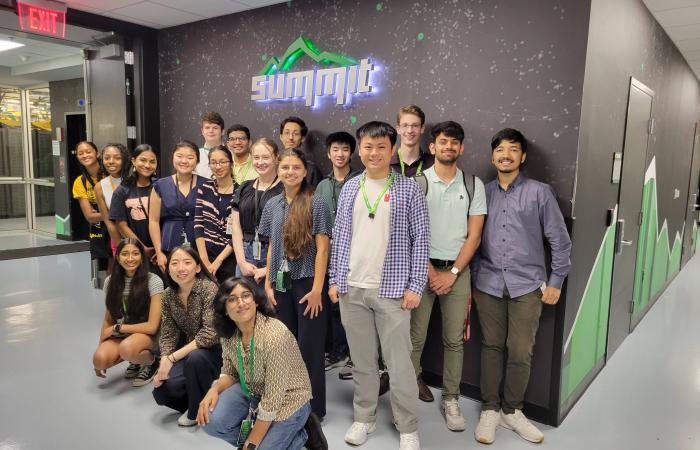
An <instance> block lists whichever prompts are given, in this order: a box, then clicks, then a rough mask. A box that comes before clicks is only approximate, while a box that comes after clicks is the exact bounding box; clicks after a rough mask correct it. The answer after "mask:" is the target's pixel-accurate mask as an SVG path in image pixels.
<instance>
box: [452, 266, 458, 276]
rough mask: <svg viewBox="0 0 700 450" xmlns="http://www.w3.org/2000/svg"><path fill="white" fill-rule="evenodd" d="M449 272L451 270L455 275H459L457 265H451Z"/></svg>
mask: <svg viewBox="0 0 700 450" xmlns="http://www.w3.org/2000/svg"><path fill="white" fill-rule="evenodd" d="M450 272H452V273H453V274H455V275H459V269H458V268H457V266H452V268H451V269H450Z"/></svg>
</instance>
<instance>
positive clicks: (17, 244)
mask: <svg viewBox="0 0 700 450" xmlns="http://www.w3.org/2000/svg"><path fill="white" fill-rule="evenodd" d="M68 244H72V241H62V240H60V239H56V238H54V237H50V236H49V235H47V234H43V233H32V232H29V231H27V230H22V231H0V250H14V249H20V248H35V247H46V246H50V245H68Z"/></svg>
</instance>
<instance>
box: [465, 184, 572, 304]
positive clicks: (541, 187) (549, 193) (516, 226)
mask: <svg viewBox="0 0 700 450" xmlns="http://www.w3.org/2000/svg"><path fill="white" fill-rule="evenodd" d="M485 189H486V200H487V203H488V211H489V215H488V218H487V220H486V223H485V224H484V230H483V232H482V236H481V247H480V249H479V251H480V257H479V258H478V263H477V273H476V287H477V289H479V290H480V291H482V292H486V293H487V294H490V295H493V296H495V297H501V296H502V295H503V288H504V286H507V288H508V293H509V295H510V296H511V297H519V296H521V295H525V294H528V293H530V292H532V291H534V290H535V289H537V288H539V287H540V286H541V285H542V283H546V284H547V285H548V286H552V287H555V288H558V289H561V286H562V284H563V283H564V279H565V278H566V275H567V274H568V273H569V268H570V267H571V261H570V260H569V255H570V254H571V240H570V239H569V233H568V232H567V231H566V225H565V224H564V218H563V217H562V214H561V211H560V210H559V205H558V204H557V200H556V198H555V197H554V191H553V190H552V188H551V186H549V185H548V184H545V183H540V182H539V181H535V180H532V179H530V178H527V177H525V176H523V175H522V174H520V175H518V177H517V178H516V179H515V180H514V181H513V183H511V184H510V186H508V190H506V191H504V190H503V189H502V188H501V186H500V185H499V184H498V180H493V181H491V182H490V183H488V184H487V185H486V187H485ZM545 239H546V240H547V243H548V244H549V247H550V249H551V268H550V270H548V269H547V267H546V262H547V254H546V252H545V245H544V243H545ZM548 274H549V275H548Z"/></svg>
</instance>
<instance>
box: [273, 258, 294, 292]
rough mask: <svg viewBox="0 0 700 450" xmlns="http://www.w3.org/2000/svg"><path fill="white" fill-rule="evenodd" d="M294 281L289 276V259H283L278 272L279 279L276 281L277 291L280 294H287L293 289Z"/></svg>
mask: <svg viewBox="0 0 700 450" xmlns="http://www.w3.org/2000/svg"><path fill="white" fill-rule="evenodd" d="M291 284H292V280H291V277H290V274H289V264H288V263H287V258H284V259H282V264H280V268H279V269H278V270H277V277H276V279H275V289H276V290H278V291H280V292H287V289H289V288H290V287H291Z"/></svg>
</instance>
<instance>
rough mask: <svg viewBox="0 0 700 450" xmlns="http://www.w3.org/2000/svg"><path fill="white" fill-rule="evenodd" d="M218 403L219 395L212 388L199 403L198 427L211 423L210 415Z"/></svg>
mask: <svg viewBox="0 0 700 450" xmlns="http://www.w3.org/2000/svg"><path fill="white" fill-rule="evenodd" d="M218 401H219V393H218V392H217V391H216V389H215V388H213V387H212V388H211V389H209V391H207V395H205V396H204V398H203V399H202V401H201V402H199V410H197V425H199V426H203V425H206V424H208V423H209V413H210V412H213V411H214V408H216V403H217V402H218ZM244 448H245V447H244Z"/></svg>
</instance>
